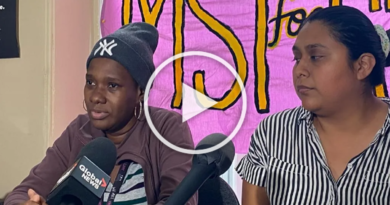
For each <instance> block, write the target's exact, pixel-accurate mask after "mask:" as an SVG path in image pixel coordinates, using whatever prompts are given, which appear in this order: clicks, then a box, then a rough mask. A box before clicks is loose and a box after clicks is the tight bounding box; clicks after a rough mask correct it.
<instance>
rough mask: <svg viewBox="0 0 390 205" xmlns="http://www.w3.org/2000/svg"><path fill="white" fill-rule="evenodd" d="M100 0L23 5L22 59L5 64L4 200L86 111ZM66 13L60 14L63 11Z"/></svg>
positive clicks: (0, 152) (1, 72)
mask: <svg viewBox="0 0 390 205" xmlns="http://www.w3.org/2000/svg"><path fill="white" fill-rule="evenodd" d="M98 4H99V3H98V0H83V1H80V0H56V1H53V0H34V1H30V0H19V37H20V38H19V41H20V49H21V58H16V59H0V113H1V115H2V117H1V118H0V166H1V168H0V176H3V179H2V182H1V185H0V197H1V196H2V195H4V194H5V193H7V192H9V191H10V190H11V189H12V188H13V187H15V186H16V185H17V184H18V183H20V181H21V180H22V179H23V178H24V177H25V176H26V175H27V174H28V173H29V171H30V169H31V168H32V167H33V166H34V165H35V164H37V163H38V162H40V160H42V158H43V157H44V154H45V151H46V149H47V147H48V146H49V145H51V144H52V142H53V141H54V140H55V139H56V138H57V137H58V136H59V135H60V133H61V132H62V130H64V129H65V127H66V125H67V124H68V123H69V122H70V121H71V120H72V119H73V118H74V117H75V116H77V114H78V113H80V112H82V111H83V110H82V86H83V84H84V74H85V59H86V56H87V55H88V52H89V49H90V47H91V44H92V42H93V41H95V40H97V38H98V37H99V33H98V15H99V11H98V10H99V6H98ZM60 9H61V10H60Z"/></svg>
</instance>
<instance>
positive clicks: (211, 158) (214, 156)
mask: <svg viewBox="0 0 390 205" xmlns="http://www.w3.org/2000/svg"><path fill="white" fill-rule="evenodd" d="M225 139H227V136H226V135H224V134H220V133H214V134H211V135H208V136H207V137H205V138H204V139H202V140H201V141H200V142H199V143H198V145H197V146H196V148H195V149H196V150H201V149H207V148H210V147H213V146H216V145H218V144H219V143H221V142H222V141H224V140H225ZM234 155H235V148H234V144H233V142H232V141H231V140H229V142H228V143H227V144H226V145H224V146H223V147H221V148H219V149H218V150H216V151H213V152H211V153H207V154H202V155H195V156H194V158H193V161H201V160H207V163H212V162H214V163H215V164H216V166H217V169H218V171H217V173H216V174H215V175H214V176H213V177H216V176H219V175H221V174H223V173H225V172H226V171H227V170H228V169H229V167H230V166H231V165H232V163H233V159H234Z"/></svg>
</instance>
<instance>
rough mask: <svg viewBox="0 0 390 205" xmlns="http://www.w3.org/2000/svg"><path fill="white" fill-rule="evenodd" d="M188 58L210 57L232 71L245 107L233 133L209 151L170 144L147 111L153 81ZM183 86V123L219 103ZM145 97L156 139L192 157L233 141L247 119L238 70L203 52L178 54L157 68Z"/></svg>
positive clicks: (145, 109)
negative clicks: (181, 60)
mask: <svg viewBox="0 0 390 205" xmlns="http://www.w3.org/2000/svg"><path fill="white" fill-rule="evenodd" d="M187 56H203V57H208V58H211V59H213V60H216V61H218V62H219V63H221V64H222V65H224V66H225V67H226V68H228V69H229V70H230V72H231V73H232V74H233V76H235V77H236V80H237V82H238V85H240V90H241V96H242V103H243V105H242V110H241V115H240V119H239V120H238V123H237V125H236V127H235V128H234V130H233V132H232V133H231V134H230V135H229V137H228V138H226V139H225V140H224V141H222V142H221V143H219V144H217V145H215V146H213V147H210V148H207V149H200V150H192V149H184V148H181V147H178V146H176V145H174V144H172V143H170V142H169V141H168V140H166V139H165V138H164V137H163V136H162V135H161V134H160V132H159V131H158V130H157V129H156V127H155V126H154V124H153V122H152V119H151V118H150V113H149V109H147V108H148V107H149V103H148V101H149V93H150V88H151V87H152V84H153V81H154V79H155V78H156V76H157V75H158V74H159V73H160V72H161V70H162V69H163V68H164V67H165V66H167V65H168V64H170V63H172V62H173V61H175V60H176V59H178V58H184V57H187ZM182 86H183V89H182V92H183V93H182V96H183V97H182V121H183V122H185V121H187V120H189V119H191V118H193V117H195V116H196V115H198V114H200V113H202V112H204V111H206V110H208V108H210V107H212V106H214V105H215V104H217V103H218V102H216V101H214V100H213V99H211V98H209V97H207V96H206V95H203V94H202V93H200V92H198V91H196V90H195V89H193V88H192V87H190V86H188V85H186V84H184V83H183V84H182ZM144 96H145V99H144V112H145V117H146V121H147V123H148V125H149V127H150V129H151V130H152V132H153V133H154V134H155V135H156V137H157V138H158V139H159V140H160V141H161V142H162V143H164V144H165V145H166V146H168V147H169V148H171V149H173V150H175V151H178V152H181V153H185V154H192V155H195V154H205V153H209V152H213V151H215V150H217V149H219V148H221V147H223V146H225V145H226V144H227V143H228V142H229V141H230V140H232V139H233V137H234V136H235V135H236V134H237V132H238V131H239V129H240V128H241V125H242V123H243V122H244V119H245V113H246V109H247V96H246V92H245V87H244V84H243V82H242V80H241V78H240V77H239V75H238V73H237V72H236V70H235V69H234V68H233V67H232V66H231V65H230V64H229V63H228V62H226V61H225V60H224V59H222V58H220V57H218V56H216V55H214V54H211V53H207V52H203V51H189V52H184V53H180V54H177V55H175V56H173V57H171V58H168V59H167V60H165V61H164V62H163V63H162V64H161V65H159V66H158V67H157V69H156V70H155V71H154V73H153V74H152V76H151V77H150V79H149V81H148V84H147V85H146V89H145V95H144Z"/></svg>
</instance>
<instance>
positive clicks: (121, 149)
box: [5, 23, 197, 205]
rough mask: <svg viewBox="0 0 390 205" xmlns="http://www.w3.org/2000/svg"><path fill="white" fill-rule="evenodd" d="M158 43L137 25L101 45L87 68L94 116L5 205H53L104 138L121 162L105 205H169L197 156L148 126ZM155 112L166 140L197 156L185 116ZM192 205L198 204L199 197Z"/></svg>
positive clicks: (67, 134)
mask: <svg viewBox="0 0 390 205" xmlns="http://www.w3.org/2000/svg"><path fill="white" fill-rule="evenodd" d="M158 37H159V36H158V31H157V30H156V28H155V27H153V26H151V25H149V24H146V23H132V24H128V25H126V26H123V27H122V28H120V29H119V30H117V31H116V32H114V33H113V34H111V35H109V36H106V37H104V38H102V39H100V40H99V41H98V42H97V43H96V45H95V47H94V48H93V50H92V52H91V54H90V56H89V57H88V60H87V73H86V84H85V88H84V100H85V109H86V111H87V114H83V115H79V116H78V117H77V118H76V119H75V120H74V121H73V122H72V123H71V124H70V125H69V126H68V127H67V129H66V130H65V131H64V132H63V134H62V135H61V136H60V137H59V138H58V139H57V140H56V141H55V142H54V145H53V146H52V147H50V148H49V149H48V150H47V153H46V156H45V158H44V159H43V160H42V162H41V163H39V164H38V165H37V166H35V167H34V168H33V169H32V170H31V172H30V174H29V176H28V177H27V178H25V179H24V180H23V182H22V183H21V184H20V185H19V186H17V187H16V188H15V189H14V190H13V191H12V192H11V193H10V194H9V195H8V197H7V198H6V201H5V205H16V204H46V202H45V200H44V199H45V198H46V197H47V196H48V194H49V193H50V191H51V190H52V188H53V187H54V186H55V184H56V182H57V180H58V179H59V178H60V177H61V176H62V174H63V173H64V172H65V171H66V170H67V169H68V167H71V166H72V164H73V163H74V161H75V158H76V157H77V155H78V153H79V152H80V150H81V148H83V146H84V145H85V144H87V143H88V142H90V141H92V140H93V139H95V138H98V137H103V136H104V137H107V138H108V139H110V140H111V141H112V142H113V143H114V144H115V145H116V147H117V153H118V155H117V162H116V166H115V168H114V170H113V171H112V173H111V183H109V184H108V186H107V189H106V191H105V193H104V195H103V197H102V201H101V204H102V205H105V204H114V205H115V204H126V205H131V204H158V205H160V204H164V202H165V201H166V200H167V198H168V197H169V196H170V195H171V194H172V193H173V191H174V190H175V188H176V187H177V186H178V185H179V183H180V181H181V180H182V179H183V178H184V177H185V176H186V175H187V173H188V172H189V171H190V169H191V161H192V156H191V155H187V154H183V153H179V152H176V151H174V150H172V149H170V148H169V147H167V146H165V145H164V144H162V143H161V142H160V141H159V140H158V138H157V137H156V136H155V135H154V134H153V132H152V131H151V129H150V128H149V126H148V124H147V122H146V119H145V115H144V111H143V106H142V102H143V94H144V90H145V87H146V84H147V82H148V80H149V78H150V77H151V75H152V73H153V71H154V70H155V67H154V64H153V54H154V51H155V49H156V47H157V44H158ZM149 112H150V116H151V119H152V121H153V122H154V126H155V127H156V128H157V130H159V132H160V133H161V135H163V136H164V137H166V140H168V141H169V142H171V143H173V144H175V145H176V146H179V147H182V148H185V149H193V148H194V144H193V141H192V136H191V132H190V130H189V127H188V125H187V124H186V123H182V118H181V115H180V114H178V113H176V112H173V111H168V110H165V109H161V108H154V107H150V108H149ZM103 151H104V150H103ZM118 173H119V174H118ZM187 204H188V205H195V204H197V194H195V195H194V196H193V197H192V198H191V199H190V200H189V201H188V202H187Z"/></svg>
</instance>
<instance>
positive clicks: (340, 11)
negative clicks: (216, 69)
mask: <svg viewBox="0 0 390 205" xmlns="http://www.w3.org/2000/svg"><path fill="white" fill-rule="evenodd" d="M378 34H379V35H378ZM389 50H390V48H389V37H388V35H387V34H386V32H385V30H384V29H383V27H381V26H376V27H375V26H374V25H373V24H372V23H371V21H370V19H368V18H367V17H366V16H365V15H364V14H363V13H362V12H361V11H359V10H357V9H355V8H352V7H347V6H337V7H330V8H325V9H321V10H318V11H316V12H314V13H312V14H311V15H310V16H309V17H308V18H307V19H306V20H305V21H304V23H303V24H302V25H301V28H300V30H299V33H298V36H297V39H296V41H295V44H294V46H293V47H292V51H293V54H294V59H295V62H296V63H295V66H294V68H293V71H292V74H293V81H294V86H295V89H296V92H297V94H298V96H299V98H300V99H301V101H302V106H300V107H297V108H294V109H289V110H285V111H282V112H279V113H276V114H274V115H271V116H269V117H267V118H266V119H264V120H263V121H262V122H261V123H260V125H259V126H258V129H257V130H256V131H255V133H254V134H253V136H252V139H251V144H250V148H249V153H248V154H247V155H246V156H245V157H244V158H243V159H242V160H241V161H240V163H239V165H238V166H237V172H238V173H239V174H240V175H241V177H242V178H243V190H242V194H243V195H242V204H243V205H266V204H277V205H282V204H288V205H295V204H297V205H298V204H299V205H303V204H305V205H306V204H313V205H325V204H339V205H344V204H345V205H346V204H353V205H360V204H375V205H385V204H390V198H389V194H390V183H389V178H388V176H389V170H390V163H389V159H390V134H389V131H390V115H389V112H390V109H389V104H390V101H389V99H379V98H377V97H376V96H375V95H374V93H373V90H374V88H375V87H376V86H378V85H380V84H382V83H384V82H385V77H384V76H385V75H384V68H385V65H389V63H390V60H389V59H388V60H387V64H386V57H387V56H388V54H389Z"/></svg>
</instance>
